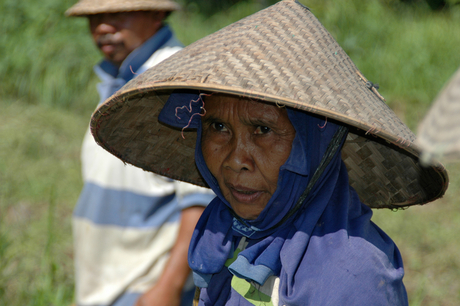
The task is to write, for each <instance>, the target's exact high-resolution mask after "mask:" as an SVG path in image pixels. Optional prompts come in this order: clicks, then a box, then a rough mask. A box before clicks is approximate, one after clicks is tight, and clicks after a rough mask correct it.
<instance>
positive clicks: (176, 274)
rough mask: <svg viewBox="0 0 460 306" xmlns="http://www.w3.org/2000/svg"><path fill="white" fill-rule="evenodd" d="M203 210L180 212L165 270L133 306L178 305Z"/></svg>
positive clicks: (194, 208) (197, 207)
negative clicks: (176, 235)
mask: <svg viewBox="0 0 460 306" xmlns="http://www.w3.org/2000/svg"><path fill="white" fill-rule="evenodd" d="M203 210H204V207H203V206H191V207H188V208H185V209H183V210H182V214H181V221H180V225H179V234H178V237H177V240H176V243H175V244H174V246H173V248H172V250H171V255H170V257H169V259H168V261H167V263H166V266H165V269H164V271H163V273H162V274H161V276H160V279H159V280H158V282H157V283H156V284H155V286H154V287H153V288H152V289H150V290H149V291H147V292H146V293H144V294H143V295H142V296H141V297H140V298H139V300H138V301H137V303H136V305H135V306H152V305H168V306H178V305H179V304H180V301H181V294H182V288H183V287H184V284H185V282H186V280H187V278H188V275H189V273H190V268H189V266H188V262H187V253H188V247H189V244H190V239H191V238H192V233H193V230H194V229H195V226H196V223H197V222H198V219H199V218H200V216H201V213H202V212H203Z"/></svg>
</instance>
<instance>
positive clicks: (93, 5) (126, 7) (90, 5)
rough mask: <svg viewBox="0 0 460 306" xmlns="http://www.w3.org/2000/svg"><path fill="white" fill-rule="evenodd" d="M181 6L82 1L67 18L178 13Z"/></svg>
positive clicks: (161, 0) (139, 0)
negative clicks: (129, 13) (98, 15)
mask: <svg viewBox="0 0 460 306" xmlns="http://www.w3.org/2000/svg"><path fill="white" fill-rule="evenodd" d="M179 9H180V5H179V4H178V3H176V2H174V1H171V0H80V1H78V2H77V3H76V4H75V5H73V6H72V7H70V8H69V9H68V10H67V11H66V12H65V14H66V15H67V16H88V15H94V14H102V13H121V12H132V11H168V12H169V11H176V10H179Z"/></svg>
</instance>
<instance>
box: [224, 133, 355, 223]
mask: <svg viewBox="0 0 460 306" xmlns="http://www.w3.org/2000/svg"><path fill="white" fill-rule="evenodd" d="M347 134H348V128H347V127H345V126H342V125H341V126H339V128H338V129H337V131H336V132H335V134H334V136H333V137H332V140H331V142H330V143H329V145H328V146H327V148H326V152H325V153H324V155H323V157H322V159H321V162H320V163H319V166H318V168H316V170H315V173H314V174H313V176H312V178H311V180H310V182H308V185H307V187H306V188H305V190H304V192H303V193H302V194H301V195H300V197H299V199H298V200H297V203H296V204H295V206H294V207H293V208H292V209H291V210H290V211H289V212H288V213H287V214H286V216H284V217H283V218H282V219H281V220H280V221H279V222H278V223H277V224H275V225H273V226H272V227H270V228H269V229H268V231H270V230H273V229H275V228H277V227H279V226H281V225H282V224H283V223H284V222H286V220H287V219H289V218H290V217H291V216H292V215H293V214H294V213H296V212H297V211H298V210H299V209H300V208H301V207H302V204H303V202H304V201H305V199H306V198H307V196H308V195H309V194H310V192H311V190H312V189H313V187H314V186H315V184H316V182H317V181H318V179H319V178H320V177H321V175H322V174H323V173H324V170H326V167H327V166H328V165H329V163H330V162H331V160H332V158H333V157H334V156H335V154H336V153H337V151H339V150H340V148H342V145H343V142H344V141H343V140H344V139H345V138H346V137H347ZM227 208H228V210H229V211H230V213H231V214H232V215H233V217H235V219H237V220H238V221H239V222H240V223H241V224H244V225H245V226H247V227H249V228H252V226H251V225H249V224H248V223H247V222H246V221H245V220H243V219H242V218H241V217H240V216H238V215H237V214H236V213H235V212H234V211H233V209H231V208H230V207H228V206H227Z"/></svg>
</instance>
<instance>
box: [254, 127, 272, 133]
mask: <svg viewBox="0 0 460 306" xmlns="http://www.w3.org/2000/svg"><path fill="white" fill-rule="evenodd" d="M270 131H271V129H270V128H269V127H268V126H261V125H259V126H258V127H257V128H256V130H255V132H254V134H267V133H268V132H270Z"/></svg>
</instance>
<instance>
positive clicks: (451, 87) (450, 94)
mask: <svg viewBox="0 0 460 306" xmlns="http://www.w3.org/2000/svg"><path fill="white" fill-rule="evenodd" d="M459 118H460V69H458V70H457V71H456V72H455V74H454V75H453V76H452V77H451V79H450V80H449V81H448V83H447V84H446V85H445V87H444V88H443V89H442V90H441V92H440V93H439V94H438V96H437V97H436V99H435V101H434V103H433V106H432V107H431V108H430V110H429V111H428V113H427V115H426V116H425V118H424V119H423V121H422V123H421V124H420V126H419V129H418V138H417V142H416V143H417V144H418V145H419V146H420V147H421V149H422V151H423V156H422V157H423V159H424V160H425V161H427V162H431V163H433V162H434V159H436V158H439V159H441V160H446V161H458V160H460V124H459Z"/></svg>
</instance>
